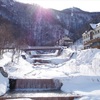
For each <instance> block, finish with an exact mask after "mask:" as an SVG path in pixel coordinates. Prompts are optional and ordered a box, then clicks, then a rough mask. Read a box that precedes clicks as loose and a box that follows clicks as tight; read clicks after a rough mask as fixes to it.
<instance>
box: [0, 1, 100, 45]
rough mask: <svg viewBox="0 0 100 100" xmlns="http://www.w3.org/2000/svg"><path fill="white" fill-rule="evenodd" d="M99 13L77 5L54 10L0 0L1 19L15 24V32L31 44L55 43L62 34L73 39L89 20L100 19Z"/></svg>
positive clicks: (98, 20)
mask: <svg viewBox="0 0 100 100" xmlns="http://www.w3.org/2000/svg"><path fill="white" fill-rule="evenodd" d="M99 16H100V13H99V12H94V13H90V12H85V11H82V10H80V9H78V8H69V9H65V10H62V11H57V10H54V9H44V8H42V7H40V6H38V5H29V4H22V3H18V2H14V1H13V0H0V20H1V21H2V19H3V21H4V20H7V21H9V22H10V23H11V24H12V25H13V26H14V29H15V33H14V36H15V37H17V38H24V39H25V40H26V41H27V43H28V44H30V45H55V44H56V41H57V40H59V39H60V38H61V37H63V36H64V35H68V36H69V37H70V38H72V39H73V40H74V41H75V40H77V39H78V38H80V37H81V34H82V33H83V32H84V31H85V30H89V29H90V26H89V24H90V23H98V22H100V18H99Z"/></svg>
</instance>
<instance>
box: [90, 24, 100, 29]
mask: <svg viewBox="0 0 100 100" xmlns="http://www.w3.org/2000/svg"><path fill="white" fill-rule="evenodd" d="M90 26H91V27H92V28H93V29H95V28H96V27H98V26H100V23H97V24H93V23H91V24H90Z"/></svg>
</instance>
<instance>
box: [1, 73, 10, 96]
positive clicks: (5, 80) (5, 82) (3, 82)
mask: <svg viewBox="0 0 100 100" xmlns="http://www.w3.org/2000/svg"><path fill="white" fill-rule="evenodd" d="M8 85H9V80H8V78H5V77H4V76H3V75H2V74H1V73H0V95H4V94H5V93H6V91H7V90H8V88H7V87H8Z"/></svg>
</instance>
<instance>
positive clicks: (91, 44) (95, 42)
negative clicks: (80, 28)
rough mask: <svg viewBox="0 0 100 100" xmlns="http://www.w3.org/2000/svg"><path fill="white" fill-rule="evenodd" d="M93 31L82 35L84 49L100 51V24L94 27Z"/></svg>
mask: <svg viewBox="0 0 100 100" xmlns="http://www.w3.org/2000/svg"><path fill="white" fill-rule="evenodd" d="M92 25H93V24H92ZM92 25H91V27H92V30H90V31H88V32H87V31H86V32H84V33H83V34H82V37H83V44H84V49H87V48H99V49H100V24H96V25H95V27H94V25H93V26H92Z"/></svg>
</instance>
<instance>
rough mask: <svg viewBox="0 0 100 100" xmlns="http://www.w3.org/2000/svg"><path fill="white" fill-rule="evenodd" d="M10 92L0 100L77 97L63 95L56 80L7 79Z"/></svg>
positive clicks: (49, 99) (47, 99) (70, 99)
mask: <svg viewBox="0 0 100 100" xmlns="http://www.w3.org/2000/svg"><path fill="white" fill-rule="evenodd" d="M9 82H10V90H9V91H8V92H7V93H6V94H5V95H4V96H1V97H0V100H17V99H18V100H25V99H27V100H74V98H79V97H80V96H79V95H75V94H70V95H68V94H67V93H64V92H62V91H61V90H60V88H61V86H62V83H61V82H60V81H59V80H58V79H9Z"/></svg>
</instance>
